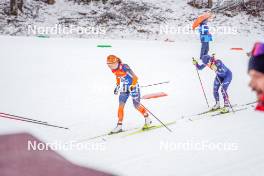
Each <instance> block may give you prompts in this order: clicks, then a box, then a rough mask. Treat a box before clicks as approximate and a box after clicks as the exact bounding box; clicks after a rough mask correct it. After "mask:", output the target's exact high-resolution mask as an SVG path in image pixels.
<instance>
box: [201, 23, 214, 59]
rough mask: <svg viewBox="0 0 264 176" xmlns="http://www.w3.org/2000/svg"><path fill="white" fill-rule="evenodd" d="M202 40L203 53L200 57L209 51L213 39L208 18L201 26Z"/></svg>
mask: <svg viewBox="0 0 264 176" xmlns="http://www.w3.org/2000/svg"><path fill="white" fill-rule="evenodd" d="M199 33H200V40H201V44H202V47H201V53H200V59H202V57H203V56H204V55H207V54H208V52H209V42H211V41H213V39H212V35H211V34H210V32H209V27H208V25H207V20H204V21H203V22H202V23H201V24H200V26H199Z"/></svg>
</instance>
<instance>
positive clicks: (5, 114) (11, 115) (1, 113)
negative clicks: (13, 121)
mask: <svg viewBox="0 0 264 176" xmlns="http://www.w3.org/2000/svg"><path fill="white" fill-rule="evenodd" d="M0 115H4V116H10V117H15V118H20V119H24V120H29V121H35V122H40V123H47V122H44V121H40V120H36V119H31V118H26V117H22V116H17V115H13V114H8V113H3V112H0Z"/></svg>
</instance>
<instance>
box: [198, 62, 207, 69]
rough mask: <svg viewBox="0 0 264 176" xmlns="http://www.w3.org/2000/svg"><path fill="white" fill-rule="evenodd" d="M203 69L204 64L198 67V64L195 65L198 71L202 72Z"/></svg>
mask: <svg viewBox="0 0 264 176" xmlns="http://www.w3.org/2000/svg"><path fill="white" fill-rule="evenodd" d="M205 67H206V65H205V64H202V65H199V64H198V63H197V64H196V68H197V69H198V70H203V69H204V68H205Z"/></svg>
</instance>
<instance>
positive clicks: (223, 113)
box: [211, 108, 248, 117]
mask: <svg viewBox="0 0 264 176" xmlns="http://www.w3.org/2000/svg"><path fill="white" fill-rule="evenodd" d="M247 109H248V108H240V109H236V110H234V112H239V111H243V110H247ZM234 112H233V111H229V112H219V113H216V114H212V115H211V116H212V117H215V116H220V115H225V114H232V113H234Z"/></svg>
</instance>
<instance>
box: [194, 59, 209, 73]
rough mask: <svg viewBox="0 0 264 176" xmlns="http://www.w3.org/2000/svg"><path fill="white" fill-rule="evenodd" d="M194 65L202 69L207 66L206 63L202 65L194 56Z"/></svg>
mask: <svg viewBox="0 0 264 176" xmlns="http://www.w3.org/2000/svg"><path fill="white" fill-rule="evenodd" d="M192 62H193V65H194V66H195V67H196V68H197V69H198V70H202V69H204V68H205V67H206V65H205V64H202V65H199V64H198V62H197V60H195V59H194V58H193V61H192Z"/></svg>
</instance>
